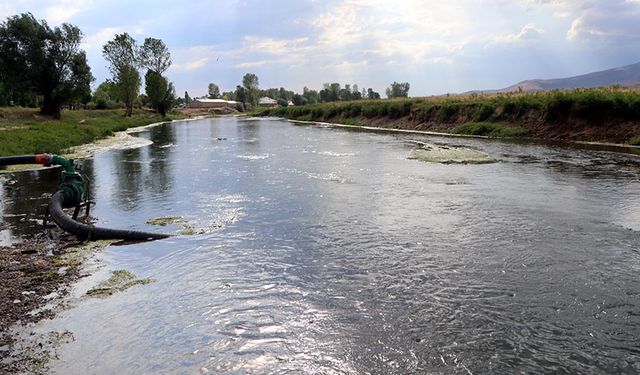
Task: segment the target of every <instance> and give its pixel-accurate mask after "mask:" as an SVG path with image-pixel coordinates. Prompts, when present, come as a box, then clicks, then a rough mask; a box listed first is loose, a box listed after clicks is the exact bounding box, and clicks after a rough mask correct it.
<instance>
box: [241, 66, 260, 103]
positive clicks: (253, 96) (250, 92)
mask: <svg viewBox="0 0 640 375" xmlns="http://www.w3.org/2000/svg"><path fill="white" fill-rule="evenodd" d="M258 86H259V82H258V76H257V75H255V74H253V73H247V74H245V75H244V77H242V87H243V88H244V89H245V100H244V101H243V102H245V103H250V104H251V105H256V104H258Z"/></svg>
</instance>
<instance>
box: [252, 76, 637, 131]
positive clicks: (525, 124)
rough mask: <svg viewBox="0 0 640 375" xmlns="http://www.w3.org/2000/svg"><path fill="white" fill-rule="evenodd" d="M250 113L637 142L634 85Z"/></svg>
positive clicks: (363, 102) (281, 108)
mask: <svg viewBox="0 0 640 375" xmlns="http://www.w3.org/2000/svg"><path fill="white" fill-rule="evenodd" d="M253 114H254V115H258V116H279V117H285V118H288V119H295V120H303V121H326V122H333V123H342V124H348V125H362V126H365V125H366V126H376V127H384V128H398V129H411V130H428V131H438V132H444V133H456V134H473V135H486V136H492V137H533V138H542V139H563V140H580V141H605V142H613V143H631V144H634V143H635V144H640V91H638V90H629V89H615V88H611V89H582V90H573V91H556V92H542V93H531V94H526V93H521V94H517V93H512V94H495V95H464V96H441V97H429V98H419V99H396V100H366V101H354V102H334V103H322V104H314V105H306V106H293V107H276V108H265V109H259V110H256V111H255V112H254V113H253Z"/></svg>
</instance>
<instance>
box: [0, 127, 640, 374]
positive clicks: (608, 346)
mask: <svg viewBox="0 0 640 375" xmlns="http://www.w3.org/2000/svg"><path fill="white" fill-rule="evenodd" d="M138 136H139V137H142V138H145V139H148V140H149V141H151V142H153V143H152V144H150V145H147V146H144V147H140V148H136V149H127V150H112V151H109V152H105V153H101V154H99V155H96V156H95V157H94V158H93V159H88V160H85V161H84V162H83V163H82V164H83V171H84V173H86V174H87V175H88V176H89V177H90V179H91V181H92V187H91V192H92V199H94V200H95V201H96V202H97V205H96V206H95V208H94V209H93V210H92V215H93V216H95V217H96V218H98V223H99V224H100V225H102V226H110V227H118V228H131V229H139V230H150V231H162V232H169V233H173V234H176V236H175V237H172V238H170V239H167V240H161V241H155V242H150V243H140V244H130V245H125V246H111V247H109V248H108V249H106V250H105V251H103V252H102V253H101V254H100V255H99V256H98V258H99V261H100V262H101V264H103V265H104V267H103V268H102V269H101V270H99V271H98V272H97V273H96V274H95V275H94V276H92V277H91V278H89V279H87V280H84V281H83V282H82V283H81V284H79V285H78V286H77V287H76V291H75V293H74V295H75V297H76V300H75V302H74V303H73V304H71V307H70V308H69V309H67V310H65V311H62V312H61V313H60V314H59V315H58V316H57V317H56V318H55V319H53V320H48V321H45V322H42V323H40V324H39V325H38V326H37V327H35V331H36V332H38V333H46V332H50V331H57V332H70V333H71V335H72V340H68V343H63V344H61V345H60V346H59V347H58V348H57V352H58V358H59V359H58V360H52V361H51V362H50V363H49V366H50V368H51V372H52V373H56V374H86V373H94V374H109V373H135V374H142V373H149V374H151V373H153V374H175V373H229V374H243V373H256V374H262V373H305V374H364V373H372V374H407V373H432V374H487V373H501V374H502V373H504V374H512V373H520V372H521V373H572V374H574V373H629V374H635V373H638V372H640V359H639V358H640V344H639V343H638V342H639V341H638V337H639V336H640V279H639V278H638V275H639V274H640V253H639V248H640V246H639V245H638V243H639V240H640V193H639V191H640V157H638V156H636V155H626V154H620V153H612V152H606V151H599V150H589V149H578V148H573V147H570V146H566V145H541V144H531V143H526V142H521V141H520V142H515V141H513V142H504V141H502V142H501V141H494V140H485V139H460V138H444V137H435V136H428V135H417V134H404V133H403V134H383V133H370V132H362V131H357V130H355V129H345V128H336V127H332V126H329V125H324V126H313V125H301V124H297V125H296V124H292V123H289V122H285V121H281V120H274V119H242V118H234V117H223V118H215V119H202V120H198V121H192V122H174V123H169V124H163V125H159V126H157V127H153V128H148V129H145V130H143V131H141V132H140V133H138ZM424 144H428V145H436V146H438V147H445V148H447V149H449V148H464V149H469V150H474V152H480V153H482V154H483V155H484V154H486V155H488V156H489V157H490V158H491V159H492V160H495V162H493V163H486V164H465V163H454V164H451V163H448V164H442V163H433V162H427V161H425V160H419V159H416V158H413V157H411V155H412V153H413V154H415V151H416V149H418V148H419V146H417V145H424ZM430 147H431V146H430ZM27 173H29V174H28V176H29V177H28V178H24V180H25V181H26V182H21V181H22V180H21V179H18V180H16V181H17V182H14V183H13V185H15V184H18V185H20V184H21V183H25V184H29V186H31V185H33V186H36V185H38V181H39V180H40V179H41V180H43V181H44V180H45V179H46V180H47V181H49V180H50V177H51V175H52V173H53V172H52V171H51V170H46V171H42V172H27ZM25 186H26V185H25ZM38 186H43V187H42V188H38V189H34V193H33V200H32V202H35V203H32V204H31V205H29V207H31V206H37V204H42V202H41V201H42V199H44V198H43V194H44V193H45V190H46V191H51V190H52V189H53V188H54V187H55V185H52V184H51V183H49V182H47V184H45V185H38ZM15 189H16V187H15V186H13V187H12V188H11V190H10V191H5V193H4V196H3V200H6V201H7V202H10V203H7V204H5V205H4V206H3V207H2V208H3V210H4V213H5V214H6V213H7V212H13V211H17V210H18V209H19V210H23V211H25V212H26V214H27V216H26V217H27V218H33V219H34V220H37V219H36V218H37V215H38V213H39V212H41V207H39V206H37V209H36V208H29V207H27V206H28V205H27V203H29V202H28V201H25V200H19V202H16V199H11V194H13V193H11V192H13V191H15ZM5 190H6V187H5ZM161 218H179V220H173V221H172V220H168V221H167V222H166V224H167V225H164V226H153V225H150V224H146V223H147V222H150V223H154V222H158V219H161ZM172 222H173V224H172ZM163 223H164V222H163ZM34 225H35V224H34ZM185 229H189V230H188V231H187V230H185ZM23 230H24V232H18V233H5V234H4V236H5V237H6V239H5V240H6V241H11V236H16V235H26V234H25V233H28V232H29V231H30V230H34V227H29V225H25V229H23ZM119 270H126V271H127V272H129V273H131V274H132V275H135V277H137V278H139V279H140V280H146V281H148V282H144V283H140V284H139V285H134V286H132V287H130V288H127V289H125V290H122V291H119V292H116V293H113V294H112V295H110V296H107V297H101V298H96V297H92V296H84V295H85V293H86V292H87V291H88V290H89V289H90V288H92V287H93V286H95V284H97V283H98V282H99V281H101V280H105V279H107V278H109V276H110V275H112V272H113V271H119Z"/></svg>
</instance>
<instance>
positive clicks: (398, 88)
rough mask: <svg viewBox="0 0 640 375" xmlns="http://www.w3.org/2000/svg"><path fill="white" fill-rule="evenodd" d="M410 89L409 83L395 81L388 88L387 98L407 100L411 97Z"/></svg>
mask: <svg viewBox="0 0 640 375" xmlns="http://www.w3.org/2000/svg"><path fill="white" fill-rule="evenodd" d="M409 87H410V85H409V82H403V83H399V82H396V81H393V83H392V84H391V86H389V87H388V88H387V98H389V99H391V98H406V97H408V96H409Z"/></svg>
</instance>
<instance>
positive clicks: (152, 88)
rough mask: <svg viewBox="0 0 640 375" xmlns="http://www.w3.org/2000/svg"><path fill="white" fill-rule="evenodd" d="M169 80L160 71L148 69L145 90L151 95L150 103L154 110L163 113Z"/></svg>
mask: <svg viewBox="0 0 640 375" xmlns="http://www.w3.org/2000/svg"><path fill="white" fill-rule="evenodd" d="M168 87H169V82H168V81H167V79H166V78H164V77H163V76H162V75H161V74H160V73H158V72H156V71H154V70H151V69H149V70H147V74H145V75H144V90H145V93H146V94H147V96H148V97H149V104H150V105H151V108H153V110H154V111H156V112H158V113H160V114H161V115H162V116H164V115H165V113H163V109H164V107H163V103H164V99H165V96H166V94H167V89H168Z"/></svg>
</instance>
